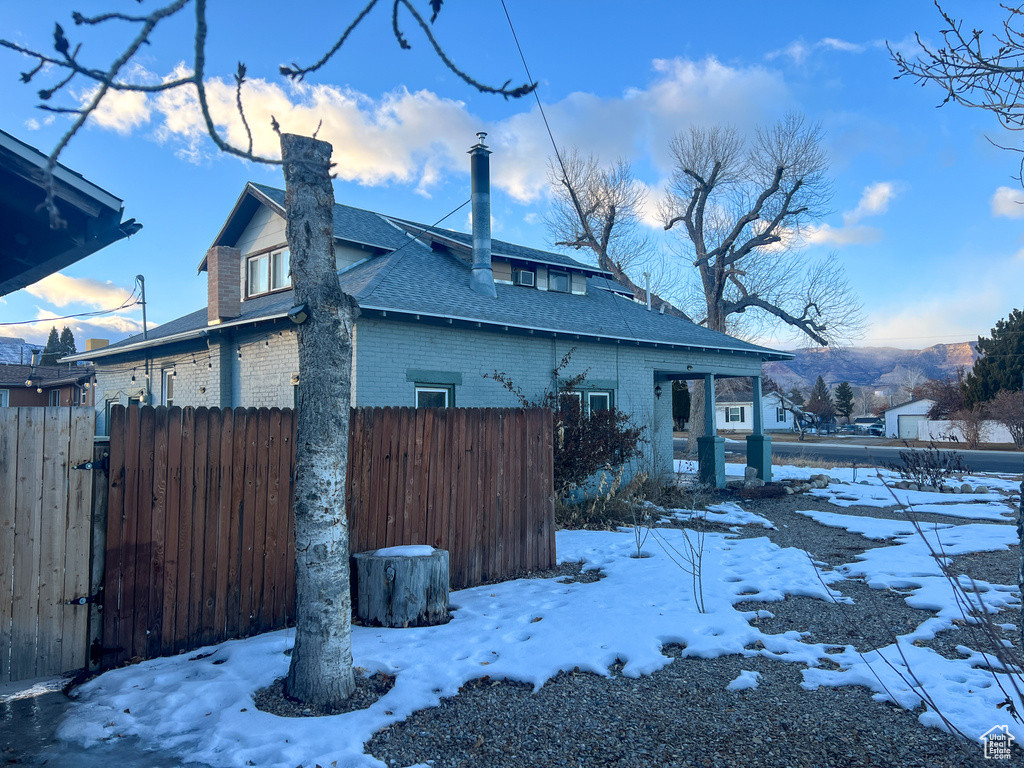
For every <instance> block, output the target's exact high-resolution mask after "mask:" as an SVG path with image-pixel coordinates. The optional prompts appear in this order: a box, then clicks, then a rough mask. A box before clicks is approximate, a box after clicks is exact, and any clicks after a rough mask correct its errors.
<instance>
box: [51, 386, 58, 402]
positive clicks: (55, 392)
mask: <svg viewBox="0 0 1024 768" xmlns="http://www.w3.org/2000/svg"><path fill="white" fill-rule="evenodd" d="M50 405H60V390H59V389H51V390H50Z"/></svg>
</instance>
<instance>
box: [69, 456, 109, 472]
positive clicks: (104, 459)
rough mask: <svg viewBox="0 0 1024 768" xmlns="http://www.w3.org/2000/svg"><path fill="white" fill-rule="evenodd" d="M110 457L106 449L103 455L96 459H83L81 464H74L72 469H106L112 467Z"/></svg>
mask: <svg viewBox="0 0 1024 768" xmlns="http://www.w3.org/2000/svg"><path fill="white" fill-rule="evenodd" d="M109 457H110V454H109V453H107V452H106V451H104V452H103V455H102V456H101V457H100V458H98V459H95V460H94V461H83V462H82V463H81V464H72V465H71V468H72V469H102V470H104V471H106V470H107V469H109V467H110V460H109Z"/></svg>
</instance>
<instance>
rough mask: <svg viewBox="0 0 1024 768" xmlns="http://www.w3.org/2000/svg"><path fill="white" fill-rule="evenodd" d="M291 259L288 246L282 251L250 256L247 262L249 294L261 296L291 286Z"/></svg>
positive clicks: (247, 293)
mask: <svg viewBox="0 0 1024 768" xmlns="http://www.w3.org/2000/svg"><path fill="white" fill-rule="evenodd" d="M289 268H290V259H289V252H288V249H287V248H284V249H282V250H280V251H271V252H270V253H262V254H260V255H259V256H250V257H249V260H248V262H247V269H248V283H247V285H248V290H247V292H246V295H247V296H260V295H262V294H264V293H270V292H271V291H279V290H281V289H282V288H289V287H291V284H292V277H291V274H290V272H289Z"/></svg>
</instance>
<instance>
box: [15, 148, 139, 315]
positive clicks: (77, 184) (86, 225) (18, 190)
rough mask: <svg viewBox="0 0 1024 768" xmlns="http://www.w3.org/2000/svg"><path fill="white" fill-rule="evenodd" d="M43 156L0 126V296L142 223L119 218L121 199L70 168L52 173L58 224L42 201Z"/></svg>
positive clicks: (85, 254) (51, 271)
mask: <svg viewBox="0 0 1024 768" xmlns="http://www.w3.org/2000/svg"><path fill="white" fill-rule="evenodd" d="M46 164H47V157H46V155H44V154H43V153H42V152H40V151H39V150H38V149H35V148H34V147H30V146H29V145H28V144H25V143H24V142H22V141H19V140H18V139H16V138H14V137H13V136H11V135H10V134H9V133H5V132H4V131H0V232H3V237H0V296H4V295H6V294H8V293H12V292H14V291H17V290H19V289H21V288H24V287H25V286H26V285H31V284H32V283H34V282H36V281H38V280H42V279H43V278H44V277H46V276H47V275H51V274H53V273H54V272H57V271H58V270H60V269H63V268H64V267H67V266H69V265H71V264H74V263H75V262H76V261H79V260H81V259H84V258H85V257H86V256H88V255H90V254H92V253H95V252H96V251H98V250H100V249H101V248H105V247H106V246H108V245H110V244H111V243H114V242H117V241H118V240H120V239H122V238H125V237H128V236H129V235H133V234H135V233H136V232H138V231H139V230H140V229H142V225H141V224H139V223H137V222H136V221H135V220H134V219H129V220H128V221H125V222H122V221H121V214H122V213H123V210H124V209H123V208H122V207H121V200H120V199H118V198H116V197H114V196H113V195H111V194H110V193H109V192H106V191H104V190H103V189H100V188H99V187H98V186H96V185H95V184H93V183H92V182H91V181H88V180H86V179H85V178H84V177H82V176H81V175H79V174H77V173H75V172H74V171H72V170H71V169H70V168H67V167H65V166H63V165H60V164H59V163H58V164H57V166H56V168H54V171H53V176H54V180H55V185H56V204H57V209H58V211H59V215H60V218H61V220H62V222H63V223H62V224H61V226H58V227H56V228H54V227H51V226H50V217H49V214H48V213H47V211H46V208H45V206H44V203H45V200H46V186H45V179H44V175H45V169H46Z"/></svg>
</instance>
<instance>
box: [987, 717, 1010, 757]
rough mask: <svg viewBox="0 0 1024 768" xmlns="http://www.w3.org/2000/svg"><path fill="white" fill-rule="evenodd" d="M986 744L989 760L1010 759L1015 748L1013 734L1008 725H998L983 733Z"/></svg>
mask: <svg viewBox="0 0 1024 768" xmlns="http://www.w3.org/2000/svg"><path fill="white" fill-rule="evenodd" d="M981 740H982V741H983V742H984V744H985V758H986V759H988V760H1009V759H1010V750H1011V749H1012V748H1013V734H1012V733H1010V727H1009V726H1008V725H997V726H995V727H994V728H990V729H989V730H988V731H986V732H985V733H983V734H981Z"/></svg>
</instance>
